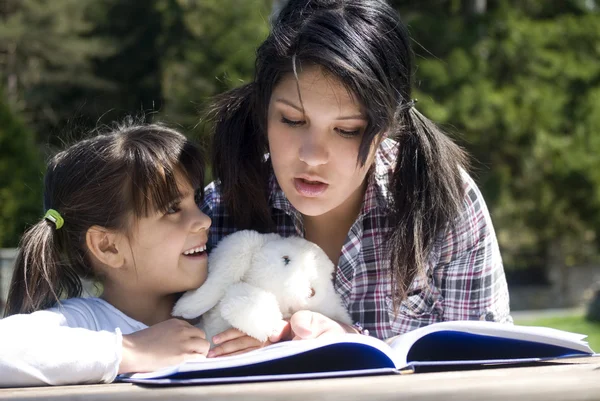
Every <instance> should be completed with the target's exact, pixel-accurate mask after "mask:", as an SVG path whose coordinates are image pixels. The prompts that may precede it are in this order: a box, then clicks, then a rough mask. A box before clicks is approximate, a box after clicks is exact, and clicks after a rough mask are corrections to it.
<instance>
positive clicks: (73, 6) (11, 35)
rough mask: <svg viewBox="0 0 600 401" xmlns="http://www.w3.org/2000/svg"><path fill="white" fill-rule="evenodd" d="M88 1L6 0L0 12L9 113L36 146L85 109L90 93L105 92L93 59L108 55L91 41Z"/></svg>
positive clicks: (0, 64)
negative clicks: (17, 116)
mask: <svg viewBox="0 0 600 401" xmlns="http://www.w3.org/2000/svg"><path fill="white" fill-rule="evenodd" d="M94 3H95V2H94V1H93V0H54V1H51V2H48V1H45V0H5V1H4V2H3V7H2V9H1V10H0V18H2V24H0V55H2V56H3V57H1V58H0V78H1V80H2V83H3V86H4V92H5V95H6V96H7V98H8V99H9V101H10V104H11V106H12V107H13V109H14V110H16V111H17V112H19V113H20V114H21V115H22V116H23V117H24V119H25V120H26V121H27V123H28V124H29V125H31V126H32V127H33V128H34V130H35V132H36V134H37V136H38V140H39V141H40V142H41V143H45V142H46V141H47V140H48V138H49V137H50V133H51V132H53V131H54V130H56V129H57V128H58V127H61V126H62V125H64V124H66V122H68V121H70V120H73V119H76V118H77V117H78V115H79V114H80V113H81V111H80V110H81V109H82V108H85V107H86V102H87V100H86V97H87V94H88V93H89V92H90V91H94V90H97V89H98V88H106V87H107V86H110V84H109V83H107V82H106V81H105V80H104V79H102V77H99V76H98V75H96V74H95V73H94V71H93V68H92V59H93V58H94V57H99V56H101V55H104V56H106V55H108V54H110V53H111V52H112V51H113V46H112V45H111V43H109V42H107V41H105V40H103V39H102V38H100V37H94V36H91V32H92V30H93V29H94V26H95V24H94V22H93V21H92V19H91V16H90V15H89V13H90V11H93V10H95V8H93V5H94Z"/></svg>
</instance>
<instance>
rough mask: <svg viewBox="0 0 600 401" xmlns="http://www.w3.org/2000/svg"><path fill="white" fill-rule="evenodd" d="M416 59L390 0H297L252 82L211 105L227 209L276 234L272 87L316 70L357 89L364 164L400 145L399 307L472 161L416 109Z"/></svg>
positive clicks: (458, 197)
mask: <svg viewBox="0 0 600 401" xmlns="http://www.w3.org/2000/svg"><path fill="white" fill-rule="evenodd" d="M412 57H413V54H412V51H411V48H410V38H409V35H408V32H407V29H406V27H405V26H404V24H403V23H402V22H401V21H400V19H399V16H398V13H397V12H396V11H395V10H394V9H393V8H392V7H391V6H389V5H388V4H387V3H386V2H385V1H383V0H310V1H309V0H290V1H288V2H287V4H286V5H285V6H284V7H283V9H282V10H281V12H280V13H279V15H278V16H277V18H276V19H275V21H274V22H273V26H272V30H271V33H270V35H269V36H268V37H267V39H266V40H265V41H264V43H263V44H262V45H261V46H260V48H259V49H258V51H257V56H256V72H255V78H254V80H253V82H251V83H249V84H247V85H244V86H242V87H239V88H237V89H234V90H232V91H230V92H227V93H225V94H224V95H222V96H220V97H219V98H218V99H217V100H216V102H215V104H214V108H213V109H212V115H213V116H214V119H215V129H214V138H213V168H214V174H215V175H216V177H217V178H218V179H219V180H220V182H221V185H222V197H223V202H224V204H225V206H226V208H227V211H228V213H229V214H230V215H231V216H233V219H234V222H235V224H236V226H237V227H238V228H254V229H259V230H263V231H271V230H274V227H273V222H272V219H271V216H270V209H269V205H268V192H267V191H268V188H267V186H266V185H267V182H268V180H267V178H266V177H267V175H268V174H269V164H268V163H269V162H268V161H266V160H265V158H264V154H265V153H267V152H268V144H267V131H266V130H267V128H266V127H267V115H268V105H269V101H270V97H271V94H272V92H273V89H274V88H275V86H276V85H277V84H278V83H279V82H280V80H281V79H282V78H283V77H284V76H286V74H290V73H291V74H294V73H295V70H296V71H301V70H302V68H306V67H308V66H320V67H321V68H322V70H323V71H324V72H325V73H326V74H327V75H328V76H331V77H333V78H335V79H337V80H339V81H340V82H341V83H342V84H343V85H344V86H345V87H346V88H347V89H348V91H349V92H350V93H351V94H352V95H353V96H354V97H355V98H356V99H357V100H358V101H359V102H360V104H361V105H362V106H363V109H364V110H365V112H366V117H367V120H368V125H367V128H366V130H365V132H364V133H363V136H362V142H361V144H360V148H359V154H358V160H357V164H358V165H364V163H365V162H366V160H367V157H368V154H369V149H370V147H371V144H372V143H373V142H374V141H378V140H379V139H380V138H381V135H383V134H384V133H386V134H387V135H388V136H389V137H390V138H393V139H395V141H396V142H397V144H398V161H397V166H396V168H395V171H394V174H393V179H392V182H391V187H390V188H389V189H390V195H391V196H390V198H389V199H388V205H387V210H388V219H389V221H390V223H391V225H392V227H393V231H392V232H391V233H390V238H389V241H387V242H386V243H387V244H388V245H389V259H390V264H391V269H390V271H391V273H390V278H391V282H392V291H393V295H394V301H395V303H396V304H398V302H397V301H400V300H402V299H403V298H404V297H405V296H406V294H407V290H408V288H409V286H410V284H411V283H412V281H413V280H414V278H415V276H416V275H417V274H419V273H421V272H424V271H425V269H426V263H427V258H428V255H429V253H430V252H431V249H432V245H433V243H434V241H435V240H436V238H437V236H438V235H440V234H441V232H442V231H443V230H444V229H445V228H446V227H447V225H448V224H449V223H453V222H454V220H455V219H456V217H457V216H458V214H459V212H460V210H461V208H462V205H463V203H462V202H463V190H462V180H461V173H460V169H461V168H466V165H467V157H466V155H465V153H464V152H463V151H462V150H461V148H460V147H458V146H457V145H456V144H454V143H453V142H452V141H451V140H450V139H449V138H448V137H447V136H446V135H444V134H443V133H442V132H441V131H440V130H439V129H438V128H437V127H436V126H435V125H434V124H433V123H432V122H431V121H429V120H428V119H427V118H425V117H424V116H423V115H422V114H421V113H419V112H418V111H417V110H416V109H415V108H414V107H411V102H410V100H411V81H412V74H413V64H412ZM294 69H295V70H294ZM296 76H297V75H296ZM231 160H236V163H230V161H231ZM258 183H261V184H262V186H261V185H258Z"/></svg>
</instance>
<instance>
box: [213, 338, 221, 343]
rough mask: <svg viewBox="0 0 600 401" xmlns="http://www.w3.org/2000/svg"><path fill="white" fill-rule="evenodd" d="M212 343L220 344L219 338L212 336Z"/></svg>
mask: <svg viewBox="0 0 600 401" xmlns="http://www.w3.org/2000/svg"><path fill="white" fill-rule="evenodd" d="M212 342H213V344H218V343H220V342H221V338H220V337H219V336H214V337H213V338H212Z"/></svg>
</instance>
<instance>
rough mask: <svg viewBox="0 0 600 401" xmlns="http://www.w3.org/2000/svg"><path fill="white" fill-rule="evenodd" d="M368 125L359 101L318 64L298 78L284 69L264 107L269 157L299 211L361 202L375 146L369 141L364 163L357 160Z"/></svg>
mask: <svg viewBox="0 0 600 401" xmlns="http://www.w3.org/2000/svg"><path fill="white" fill-rule="evenodd" d="M298 86H299V92H300V96H301V98H302V102H300V97H299V96H298ZM366 127H367V119H366V115H365V113H364V111H363V109H362V107H361V105H360V104H359V103H358V102H357V101H356V100H355V99H354V97H353V96H352V95H351V94H349V93H348V91H347V89H346V88H345V87H344V86H343V85H342V84H341V83H340V82H339V81H338V80H336V79H335V78H333V77H331V76H327V75H324V74H323V71H322V70H321V68H320V67H318V66H314V67H312V66H311V67H309V68H306V69H304V70H303V71H302V72H301V73H300V74H299V75H298V81H296V78H295V77H294V75H293V74H288V75H286V76H285V77H284V78H283V79H282V80H281V81H280V83H279V84H278V85H277V86H276V87H275V89H274V90H273V93H272V95H271V100H270V102H269V113H268V140H269V150H270V153H271V161H272V163H273V169H274V171H275V176H276V177H277V181H278V182H279V185H280V186H281V188H282V190H283V191H284V193H285V195H286V197H287V198H288V199H289V201H290V202H291V203H292V205H294V207H295V208H296V209H297V210H298V211H299V212H300V213H302V214H303V215H306V216H320V215H323V214H325V213H328V212H330V211H332V210H334V209H336V210H337V211H340V212H342V213H346V211H347V212H348V213H350V212H351V211H353V210H354V211H356V210H357V208H359V207H360V205H361V204H362V198H363V195H364V188H365V186H364V185H363V184H364V182H365V176H366V174H367V172H368V170H369V168H370V167H371V165H372V164H373V160H374V154H375V149H376V145H375V144H373V145H372V146H371V152H370V154H369V157H368V159H367V162H366V163H365V165H364V166H362V167H360V166H359V165H358V164H357V157H358V149H359V146H360V142H361V139H362V134H363V132H364V130H365V128H366ZM375 142H376V141H375Z"/></svg>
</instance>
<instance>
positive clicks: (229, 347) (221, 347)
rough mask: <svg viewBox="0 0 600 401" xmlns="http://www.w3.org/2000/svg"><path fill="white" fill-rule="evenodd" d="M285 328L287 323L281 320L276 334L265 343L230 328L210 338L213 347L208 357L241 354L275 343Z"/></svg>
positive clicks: (287, 325)
mask: <svg viewBox="0 0 600 401" xmlns="http://www.w3.org/2000/svg"><path fill="white" fill-rule="evenodd" d="M286 327H289V323H288V322H286V321H285V320H282V321H281V325H280V328H278V329H277V334H274V335H272V336H271V337H270V338H269V340H267V341H265V342H260V341H258V340H257V339H256V338H254V337H250V336H248V335H247V334H245V333H243V332H241V331H239V330H238V329H233V328H232V329H228V330H225V331H224V332H222V333H219V334H217V335H216V336H214V337H213V338H212V341H213V343H214V344H215V347H214V348H213V349H211V350H210V352H209V353H208V357H209V358H212V357H217V356H226V355H227V356H229V355H236V354H243V353H244V352H248V351H252V350H255V349H258V348H262V347H265V346H267V345H270V344H273V343H276V342H277V341H279V338H280V337H278V336H277V335H281V333H285V330H286Z"/></svg>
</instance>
